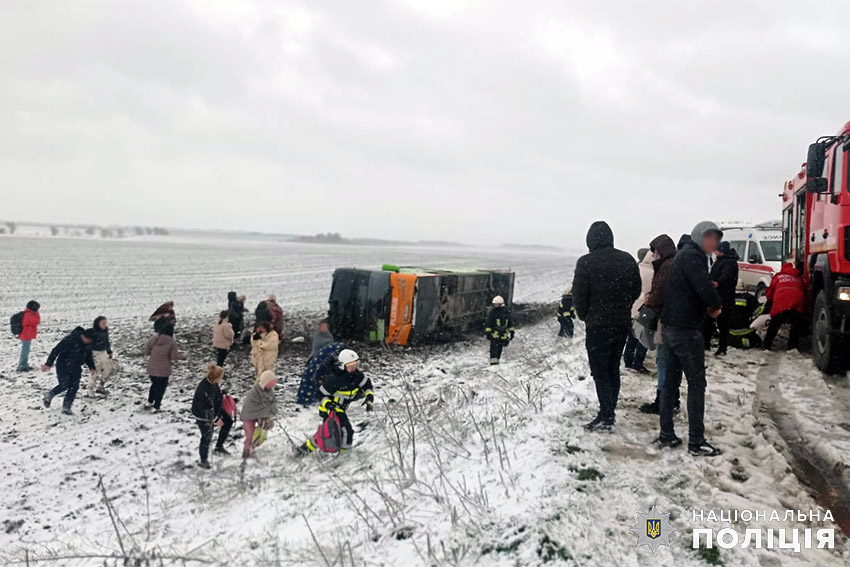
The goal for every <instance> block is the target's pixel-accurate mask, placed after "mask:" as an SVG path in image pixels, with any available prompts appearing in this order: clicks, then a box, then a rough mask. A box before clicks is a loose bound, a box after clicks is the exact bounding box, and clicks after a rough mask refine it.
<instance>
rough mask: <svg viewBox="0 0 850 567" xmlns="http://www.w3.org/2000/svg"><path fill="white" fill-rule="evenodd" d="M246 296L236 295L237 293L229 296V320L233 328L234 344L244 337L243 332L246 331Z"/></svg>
mask: <svg viewBox="0 0 850 567" xmlns="http://www.w3.org/2000/svg"><path fill="white" fill-rule="evenodd" d="M247 312H248V310H247V309H245V296H244V295H236V292H235V291H231V292H230V293H228V294H227V320H228V321H230V325H231V326H232V327H233V335H234V342H236V341H238V340H239V337H241V336H242V330H243V329H245V313H247Z"/></svg>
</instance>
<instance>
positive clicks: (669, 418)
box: [656, 221, 723, 457]
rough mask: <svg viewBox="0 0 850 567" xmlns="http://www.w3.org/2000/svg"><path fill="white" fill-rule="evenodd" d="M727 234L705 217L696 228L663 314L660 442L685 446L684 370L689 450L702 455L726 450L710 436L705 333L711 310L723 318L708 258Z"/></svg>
mask: <svg viewBox="0 0 850 567" xmlns="http://www.w3.org/2000/svg"><path fill="white" fill-rule="evenodd" d="M722 238H723V231H722V230H720V228H719V227H718V226H717V225H716V224H714V223H713V222H710V221H703V222H700V223H698V224H697V225H696V226H695V227H694V229H693V231H691V242H688V243H687V244H685V245H684V247H683V248H682V249H681V250H680V251H679V253H678V254H676V258H675V259H674V260H673V266H672V268H671V270H670V275H669V277H668V280H667V290H666V296H665V298H664V312H663V313H662V315H661V323H662V324H663V326H664V327H663V329H662V332H661V336H662V341H663V342H664V346H665V347H666V356H667V376H666V379H665V383H664V389H663V391H662V392H661V404H660V405H661V407H660V412H661V417H660V423H661V433H660V435H659V436H658V439H657V440H656V441H657V442H658V443H659V444H660V445H661V446H663V447H676V446H678V445H681V444H682V441H681V439H679V438H678V437H676V432H675V429H674V426H673V408H674V406H675V402H676V398H677V397H678V394H679V386H680V384H681V382H682V373H683V372H684V374H685V378H687V380H688V452H689V453H690V454H691V455H693V456H699V457H713V456H715V455H719V454H720V450H719V449H717V448H715V447H713V446H712V445H710V444H709V443H708V441H706V439H705V387H706V380H705V350H704V348H703V336H702V333H703V326H704V319H705V315H706V313H708V315H709V316H710V317H717V316H718V315H719V314H720V311H721V306H722V303H721V301H720V296H719V295H718V293H717V289H716V288H715V286H714V282H712V281H711V279H710V278H709V277H708V258H709V257H710V256H711V255H712V254H713V253H714V251H715V250H717V246H718V245H719V244H720V240H721V239H722Z"/></svg>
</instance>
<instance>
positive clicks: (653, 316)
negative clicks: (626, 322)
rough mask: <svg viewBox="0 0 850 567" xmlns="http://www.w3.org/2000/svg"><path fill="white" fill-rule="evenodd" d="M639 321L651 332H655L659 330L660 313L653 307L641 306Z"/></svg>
mask: <svg viewBox="0 0 850 567" xmlns="http://www.w3.org/2000/svg"><path fill="white" fill-rule="evenodd" d="M637 321H638V323H640V324H641V325H643V326H644V327H646V328H647V329H649V330H650V331H655V330H656V329H658V312H657V311H656V310H655V309H653V308H652V307H649V306H647V305H641V307H640V309H639V310H638V317H637Z"/></svg>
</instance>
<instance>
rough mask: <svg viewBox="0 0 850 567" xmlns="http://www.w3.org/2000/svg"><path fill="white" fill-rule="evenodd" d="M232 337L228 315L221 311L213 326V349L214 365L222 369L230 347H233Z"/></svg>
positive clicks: (231, 327)
mask: <svg viewBox="0 0 850 567" xmlns="http://www.w3.org/2000/svg"><path fill="white" fill-rule="evenodd" d="M234 336H235V334H234V332H233V325H231V324H230V321H229V313H228V312H227V311H222V312H221V313H219V315H218V323H216V324H215V325H213V348H214V349H215V363H216V365H218V366H221V367H224V361H225V360H226V359H227V353H229V352H230V347H232V346H233V337H234Z"/></svg>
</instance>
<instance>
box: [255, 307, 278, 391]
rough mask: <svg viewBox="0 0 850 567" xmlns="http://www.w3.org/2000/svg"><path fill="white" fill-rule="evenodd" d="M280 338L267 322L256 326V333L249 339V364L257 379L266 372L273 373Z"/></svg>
mask: <svg viewBox="0 0 850 567" xmlns="http://www.w3.org/2000/svg"><path fill="white" fill-rule="evenodd" d="M279 347H280V338H279V337H278V335H277V333H276V332H275V331H274V329H272V324H271V322H269V321H263V322H262V323H260V324H259V325H257V331H256V332H255V333H254V335H253V336H252V337H251V364H253V365H254V370H255V371H256V373H257V379H259V378H260V375H261V374H262V373H263V372H265V371H266V370H271V371H272V372H274V367H275V364H277V357H278V349H279Z"/></svg>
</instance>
